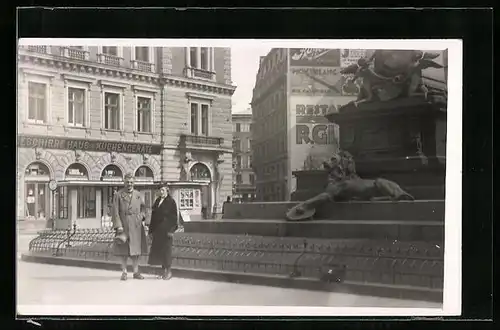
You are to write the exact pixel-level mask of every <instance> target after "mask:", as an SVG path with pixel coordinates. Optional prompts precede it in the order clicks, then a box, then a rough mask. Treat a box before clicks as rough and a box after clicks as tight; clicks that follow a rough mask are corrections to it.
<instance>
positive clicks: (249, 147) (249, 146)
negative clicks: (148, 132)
mask: <svg viewBox="0 0 500 330" xmlns="http://www.w3.org/2000/svg"><path fill="white" fill-rule="evenodd" d="M247 148H248V150H252V139H250V138H248V139H247Z"/></svg>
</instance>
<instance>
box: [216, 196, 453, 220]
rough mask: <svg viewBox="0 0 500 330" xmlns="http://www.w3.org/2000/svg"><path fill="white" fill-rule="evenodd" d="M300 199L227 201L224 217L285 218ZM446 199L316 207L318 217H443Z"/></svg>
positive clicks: (336, 218)
mask: <svg viewBox="0 0 500 330" xmlns="http://www.w3.org/2000/svg"><path fill="white" fill-rule="evenodd" d="M297 204H298V202H254V203H245V204H236V203H232V204H227V205H226V206H225V210H224V211H225V213H224V216H223V219H261V220H266V219H269V220H272V219H285V214H286V212H287V211H288V210H289V209H290V208H292V207H293V206H295V205H297ZM444 211H445V202H444V200H418V201H401V202H392V201H387V202H386V201H378V202H358V201H356V202H339V203H330V204H328V205H325V206H324V207H322V208H319V209H318V210H317V212H316V213H317V214H316V215H315V219H316V220H322V219H328V220H396V221H405V220H410V221H419V220H423V221H444Z"/></svg>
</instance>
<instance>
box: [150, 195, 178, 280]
mask: <svg viewBox="0 0 500 330" xmlns="http://www.w3.org/2000/svg"><path fill="white" fill-rule="evenodd" d="M177 212H178V211H177V204H176V203H175V200H174V199H173V198H172V197H171V196H170V191H169V189H168V187H167V186H162V187H161V188H160V196H159V197H158V198H157V199H156V200H155V202H154V203H153V211H152V213H151V223H150V224H149V233H148V234H149V235H151V236H152V238H153V241H152V243H151V251H150V252H149V260H148V264H150V265H153V266H161V267H162V274H161V275H160V277H161V278H162V279H164V280H169V279H170V278H171V277H172V272H171V269H170V268H171V265H172V243H173V233H174V232H175V231H176V230H177V228H178V216H177Z"/></svg>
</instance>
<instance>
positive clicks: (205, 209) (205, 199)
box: [201, 185, 212, 219]
mask: <svg viewBox="0 0 500 330" xmlns="http://www.w3.org/2000/svg"><path fill="white" fill-rule="evenodd" d="M210 195H211V194H210V186H208V185H204V186H202V187H201V216H202V218H203V219H209V218H210V216H211V214H212V212H211V211H212V210H211V208H210V204H211V199H210V197H211V196H210Z"/></svg>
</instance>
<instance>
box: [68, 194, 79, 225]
mask: <svg viewBox="0 0 500 330" xmlns="http://www.w3.org/2000/svg"><path fill="white" fill-rule="evenodd" d="M68 188H69V187H68ZM68 190H69V212H68V216H69V219H68V226H70V227H71V229H73V224H74V223H76V225H77V226H78V225H79V223H77V221H76V217H77V215H78V213H77V211H78V191H77V190H76V188H69V189H68Z"/></svg>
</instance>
